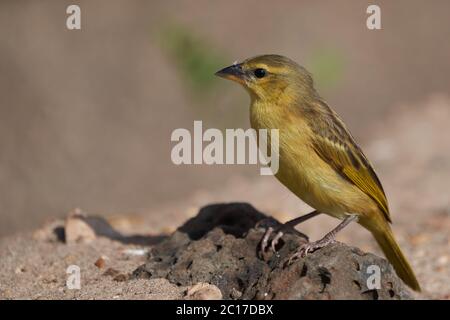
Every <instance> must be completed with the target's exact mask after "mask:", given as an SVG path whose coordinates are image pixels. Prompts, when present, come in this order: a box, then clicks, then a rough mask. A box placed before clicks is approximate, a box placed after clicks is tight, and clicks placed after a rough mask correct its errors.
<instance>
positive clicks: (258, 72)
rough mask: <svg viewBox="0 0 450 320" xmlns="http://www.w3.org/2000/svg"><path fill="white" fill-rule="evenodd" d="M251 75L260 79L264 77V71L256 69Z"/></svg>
mask: <svg viewBox="0 0 450 320" xmlns="http://www.w3.org/2000/svg"><path fill="white" fill-rule="evenodd" d="M253 74H254V75H255V77H257V78H260V79H261V78H263V77H264V76H265V75H266V70H264V69H262V68H258V69H255V71H253Z"/></svg>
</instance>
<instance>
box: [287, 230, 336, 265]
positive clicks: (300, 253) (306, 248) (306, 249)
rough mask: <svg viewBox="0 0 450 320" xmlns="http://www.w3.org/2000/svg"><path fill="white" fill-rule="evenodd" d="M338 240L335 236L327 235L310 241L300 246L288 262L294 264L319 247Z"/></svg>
mask: <svg viewBox="0 0 450 320" xmlns="http://www.w3.org/2000/svg"><path fill="white" fill-rule="evenodd" d="M335 241H336V240H335V239H334V237H329V236H325V237H324V238H322V239H320V240H318V241H314V242H308V243H305V244H303V245H301V246H300V247H298V248H297V250H296V251H295V252H294V254H293V255H292V256H291V257H290V258H289V261H288V264H292V263H293V262H294V261H295V260H296V259H298V258H304V257H306V256H307V255H308V253H311V252H314V251H316V250H317V249H320V248H323V247H325V246H327V245H329V244H331V243H334V242H335Z"/></svg>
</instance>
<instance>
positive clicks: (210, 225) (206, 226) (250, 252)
mask: <svg viewBox="0 0 450 320" xmlns="http://www.w3.org/2000/svg"><path fill="white" fill-rule="evenodd" d="M268 224H269V225H277V222H276V221H275V220H273V219H267V217H266V216H265V215H264V214H262V213H260V212H259V211H257V210H256V209H254V208H253V207H252V206H250V205H248V204H243V203H232V204H217V205H210V206H207V207H204V208H202V209H201V210H200V212H199V214H198V215H197V216H196V217H195V218H192V219H190V220H189V221H187V222H186V223H185V224H184V225H183V226H181V227H180V228H178V230H177V231H175V232H174V233H173V234H172V235H171V236H170V237H169V238H167V239H165V240H164V241H162V242H161V243H160V244H158V245H156V246H155V247H154V248H153V249H152V251H151V254H150V257H149V259H148V261H147V263H146V264H145V265H143V266H141V267H140V268H138V269H137V270H135V271H134V273H133V276H134V277H137V278H151V279H156V278H165V279H168V280H169V281H170V282H171V283H173V284H176V285H178V286H193V285H195V284H197V283H208V284H212V285H214V286H216V287H217V288H219V290H220V291H221V295H222V296H223V298H224V299H411V296H410V294H409V291H408V289H407V288H406V287H405V285H404V284H403V283H402V282H401V280H400V279H399V278H398V277H397V275H396V274H395V272H394V271H393V269H392V267H391V265H390V264H389V263H388V262H387V261H386V260H385V259H383V258H380V257H377V256H375V255H373V254H370V253H364V252H362V251H361V250H359V249H357V248H353V247H349V246H347V245H345V244H342V243H334V244H332V245H329V246H327V247H325V248H322V249H320V250H317V251H315V252H313V253H310V254H308V255H307V256H306V257H305V258H301V259H298V260H296V261H295V262H294V263H292V264H291V265H289V264H287V260H288V259H289V257H290V256H291V254H292V253H293V252H294V250H295V249H296V248H297V247H298V246H299V245H300V244H302V243H304V241H305V239H304V238H302V237H299V236H298V235H297V234H293V233H287V234H286V235H285V236H284V237H283V239H282V241H281V244H280V247H281V248H280V250H279V252H278V254H272V255H269V256H268V257H266V258H265V260H263V259H261V258H259V257H258V255H257V252H258V250H257V248H258V244H259V242H260V240H261V237H262V236H263V234H264V228H261V226H264V225H268ZM278 224H279V223H278ZM255 225H256V227H255ZM258 225H259V226H258ZM370 266H372V267H370ZM369 267H370V268H369ZM372 269H374V270H375V272H376V271H377V270H379V271H380V275H381V277H380V278H381V279H380V289H373V288H372V287H371V288H368V282H369V285H370V284H371V283H375V284H376V281H375V282H373V281H372V280H373V279H372V278H373V277H372V278H369V276H370V275H371V272H373V270H372ZM369 271H371V272H369ZM193 288H195V287H193ZM191 290H193V289H191ZM194 292H195V291H194ZM192 295H193V296H195V295H196V294H192Z"/></svg>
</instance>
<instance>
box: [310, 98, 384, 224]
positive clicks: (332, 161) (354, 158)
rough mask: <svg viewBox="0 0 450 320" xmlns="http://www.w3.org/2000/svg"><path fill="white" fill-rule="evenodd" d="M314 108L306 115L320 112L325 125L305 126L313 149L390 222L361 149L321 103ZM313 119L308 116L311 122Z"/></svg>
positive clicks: (311, 123) (329, 110)
mask: <svg viewBox="0 0 450 320" xmlns="http://www.w3.org/2000/svg"><path fill="white" fill-rule="evenodd" d="M316 107H317V108H315V109H313V110H312V111H309V112H320V116H321V117H325V122H323V121H320V122H319V121H310V123H309V125H310V127H311V129H312V130H313V132H314V133H315V136H314V139H315V140H314V141H313V142H312V145H313V148H314V150H315V151H316V152H317V154H318V155H319V156H320V157H321V158H322V159H323V160H324V161H325V162H327V163H328V164H329V165H330V166H331V167H332V168H333V169H334V170H335V171H337V172H338V173H339V174H340V175H341V176H342V177H343V178H345V179H347V180H348V181H349V182H351V183H353V184H354V185H356V186H357V187H358V188H359V189H360V190H361V191H363V192H364V193H365V194H367V195H368V196H370V197H371V198H372V199H373V200H374V201H375V202H376V204H377V205H378V207H379V208H380V209H381V211H382V212H383V214H384V216H385V218H386V219H387V220H388V221H389V222H391V218H390V215H389V208H388V204H387V199H386V195H385V193H384V190H383V187H382V185H381V183H380V180H379V179H378V177H377V175H376V173H375V171H374V170H373V168H372V166H371V164H370V163H369V161H368V160H367V158H366V156H365V155H364V153H363V152H362V150H361V148H360V147H359V146H358V145H357V144H356V142H355V141H354V139H353V137H352V135H351V134H350V133H349V132H348V130H347V129H346V127H345V125H344V123H343V122H342V120H340V119H339V117H338V116H337V114H336V113H335V112H334V111H332V110H331V108H330V107H329V106H328V105H327V104H326V103H325V102H320V103H319V104H318V105H317V106H316ZM314 118H315V117H311V119H314Z"/></svg>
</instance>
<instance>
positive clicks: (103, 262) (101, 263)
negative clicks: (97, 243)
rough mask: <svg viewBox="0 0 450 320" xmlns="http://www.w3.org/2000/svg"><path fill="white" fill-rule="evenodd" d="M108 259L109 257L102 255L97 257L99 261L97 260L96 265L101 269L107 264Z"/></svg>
mask: <svg viewBox="0 0 450 320" xmlns="http://www.w3.org/2000/svg"><path fill="white" fill-rule="evenodd" d="M107 259H108V257H106V256H101V257H100V258H98V259H97V261H95V263H94V265H95V266H96V267H97V268H99V269H103V268H104V267H105V265H106V260H107Z"/></svg>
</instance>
